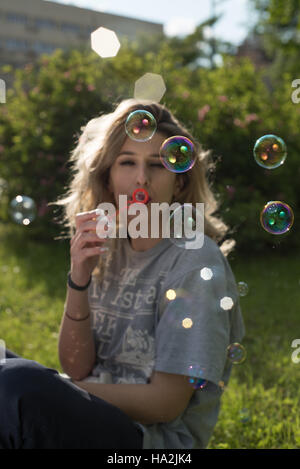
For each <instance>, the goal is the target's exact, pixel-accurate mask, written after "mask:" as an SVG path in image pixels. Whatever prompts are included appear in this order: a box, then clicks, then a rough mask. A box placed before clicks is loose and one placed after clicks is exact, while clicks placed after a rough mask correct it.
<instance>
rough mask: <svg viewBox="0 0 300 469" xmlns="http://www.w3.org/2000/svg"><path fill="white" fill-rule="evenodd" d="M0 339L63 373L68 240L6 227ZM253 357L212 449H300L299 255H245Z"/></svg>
mask: <svg viewBox="0 0 300 469" xmlns="http://www.w3.org/2000/svg"><path fill="white" fill-rule="evenodd" d="M0 240H1V242H0V276H1V282H0V339H4V340H5V342H6V347H7V348H9V349H11V350H13V351H15V352H16V353H18V354H19V355H21V356H23V357H24V358H28V359H31V360H36V361H38V362H40V363H42V364H43V365H45V366H48V367H50V368H55V369H57V370H58V371H60V372H62V371H63V370H62V369H61V366H60V363H59V360H58V353H57V338H58V331H59V326H60V321H61V317H62V312H63V308H64V302H65V296H66V274H67V272H68V270H69V266H70V256H69V244H68V242H66V241H65V242H62V241H59V242H58V241H56V242H53V243H50V244H42V243H38V242H33V241H29V240H27V241H26V240H24V237H23V236H22V230H20V229H19V227H17V226H4V225H3V224H2V225H1V224H0ZM230 264H231V267H232V269H233V271H234V274H235V277H236V280H237V281H238V282H239V281H244V282H246V283H247V284H248V286H249V293H248V294H247V295H246V296H244V297H241V307H242V312H243V316H244V321H245V326H246V336H245V338H244V340H243V345H244V346H245V348H246V350H247V359H246V360H245V362H244V363H242V364H240V365H234V366H233V370H232V374H231V379H230V381H229V385H228V387H227V388H226V389H225V390H224V393H223V396H222V407H221V412H220V416H219V420H218V423H217V425H216V428H215V431H214V433H213V436H212V438H211V441H210V444H209V448H215V449H223V448H230V449H234V448H289V449H295V448H300V425H299V421H300V415H299V401H300V397H299V396H300V395H299V391H298V387H299V378H300V363H299V364H295V363H293V361H292V360H291V355H292V352H293V351H294V349H293V348H291V343H292V341H293V340H294V339H296V338H300V322H299V311H300V292H299V290H300V272H299V253H291V254H289V255H288V256H287V255H286V254H285V255H284V256H282V254H280V252H278V251H274V252H267V253H265V255H261V256H257V257H253V256H251V253H249V256H248V257H247V258H244V259H243V258H238V257H237V256H236V255H233V257H232V258H230Z"/></svg>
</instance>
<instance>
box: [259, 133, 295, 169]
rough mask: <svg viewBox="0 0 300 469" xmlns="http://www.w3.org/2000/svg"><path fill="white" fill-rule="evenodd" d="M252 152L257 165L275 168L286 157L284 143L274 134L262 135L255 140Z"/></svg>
mask: <svg viewBox="0 0 300 469" xmlns="http://www.w3.org/2000/svg"><path fill="white" fill-rule="evenodd" d="M253 154H254V159H255V161H256V163H257V164H259V166H261V167H262V168H266V169H275V168H278V166H280V165H282V164H283V163H284V161H285V159H286V155H287V149H286V144H285V143H284V141H283V140H282V138H280V137H277V136H276V135H264V136H263V137H261V138H259V139H258V140H257V141H256V143H255V145H254V149H253Z"/></svg>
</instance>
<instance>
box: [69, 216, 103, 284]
mask: <svg viewBox="0 0 300 469" xmlns="http://www.w3.org/2000/svg"><path fill="white" fill-rule="evenodd" d="M98 213H99V212H97V209H96V210H92V211H90V212H81V213H77V215H76V219H75V223H76V232H75V234H74V236H73V237H72V238H71V241H70V257H71V277H72V280H73V282H75V283H76V284H77V285H78V286H83V285H86V284H87V283H88V281H89V279H90V276H91V274H92V272H93V270H94V268H95V267H96V265H97V263H98V259H99V255H100V254H101V249H100V248H101V247H102V252H105V250H106V248H103V245H104V243H105V241H107V239H108V238H99V236H98V235H97V233H96V226H97V223H98V218H97V216H98Z"/></svg>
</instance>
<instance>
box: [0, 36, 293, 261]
mask: <svg viewBox="0 0 300 469" xmlns="http://www.w3.org/2000/svg"><path fill="white" fill-rule="evenodd" d="M183 55H184V53H183ZM191 57H192V59H191V62H190V63H186V62H188V60H187V57H186V56H184V57H181V58H180V56H178V54H176V51H175V50H174V48H173V47H172V46H171V42H170V41H169V42H168V41H161V42H160V43H159V44H157V43H156V46H155V48H154V49H153V51H151V50H150V51H148V52H147V51H143V52H141V51H140V50H139V48H138V47H137V45H136V44H132V45H129V44H124V46H123V47H122V48H121V50H120V52H119V54H118V56H117V57H116V58H114V59H105V60H103V59H100V58H99V57H98V56H97V55H96V54H95V53H93V52H85V51H71V52H69V53H65V52H62V51H56V52H55V53H54V54H53V55H52V56H44V57H43V58H42V59H40V61H39V62H38V63H37V64H36V65H33V64H28V65H27V66H26V67H25V68H24V69H23V70H18V71H16V73H15V82H14V87H13V89H12V90H10V91H9V92H8V96H7V104H6V105H2V108H1V109H2V110H3V113H2V115H1V117H0V151H1V160H0V174H1V177H2V178H3V179H4V180H5V181H7V189H6V190H5V191H4V193H3V194H2V198H1V202H0V217H1V220H2V221H4V222H6V223H9V222H12V220H11V218H10V215H9V210H8V209H9V202H10V201H11V200H12V199H13V198H14V197H15V196H16V195H17V194H25V195H27V196H29V197H31V198H33V199H34V200H35V201H36V203H37V205H38V217H37V218H36V220H35V221H34V222H33V223H32V224H31V227H30V237H31V239H34V238H35V237H36V238H39V239H45V240H50V239H53V238H54V237H55V236H58V235H60V234H61V231H60V226H59V225H58V224H57V222H55V221H54V217H57V216H58V215H59V214H60V210H61V209H57V208H54V207H53V206H51V207H48V206H47V203H49V202H52V201H53V200H55V199H56V198H57V197H58V196H60V195H61V194H63V193H64V192H65V187H66V185H67V184H68V181H69V177H70V165H69V164H68V163H67V161H68V158H69V155H70V152H71V150H72V149H73V148H74V146H75V144H76V141H77V138H78V135H79V131H80V127H81V126H83V125H85V124H86V123H87V122H88V121H89V120H90V119H91V118H93V117H96V116H98V115H99V114H101V113H105V112H109V111H111V110H112V108H113V104H114V103H116V102H119V101H120V100H122V99H124V98H128V97H132V96H133V93H134V83H135V81H136V80H137V79H138V78H139V77H140V76H142V75H143V74H144V73H146V72H153V73H161V74H162V76H163V78H164V80H165V82H166V86H167V92H166V94H165V96H164V98H163V99H162V103H164V104H166V105H167V106H169V107H170V108H171V110H172V111H173V112H174V114H175V115H176V117H178V118H179V119H180V120H181V121H182V122H184V123H185V124H186V125H187V127H188V128H189V129H190V131H191V132H192V133H193V134H194V135H195V136H196V138H197V139H198V140H199V141H200V142H201V143H202V144H203V145H204V148H206V149H212V152H213V153H212V154H213V158H214V160H215V161H217V169H216V173H215V174H214V175H210V179H211V182H212V183H214V187H215V191H216V193H217V197H218V198H219V201H220V214H221V215H222V217H223V218H224V220H225V221H226V222H227V223H229V224H230V226H232V227H233V235H234V237H235V238H236V240H237V243H238V248H239V249H240V250H241V251H246V252H248V250H249V247H250V243H251V248H250V249H251V251H254V250H256V251H259V252H260V251H262V250H263V249H265V248H266V247H268V246H269V247H276V246H277V245H279V244H281V247H284V248H285V249H293V248H295V247H299V242H300V241H299V236H298V235H297V226H296V224H295V226H294V227H293V228H292V230H291V231H290V232H289V233H287V234H285V235H281V236H275V235H271V234H269V233H267V232H265V231H264V230H263V228H262V227H261V226H260V222H259V215H260V212H261V210H262V208H263V206H264V205H265V203H266V202H268V201H269V200H283V201H284V202H286V203H288V204H289V205H290V206H291V207H292V208H293V209H294V212H295V216H296V217H297V214H298V212H297V207H299V192H297V189H296V186H297V181H298V179H299V165H298V154H299V151H300V148H299V147H300V142H299V139H298V135H297V132H298V129H297V127H298V121H299V110H300V108H299V107H297V105H295V104H293V103H292V101H291V93H292V88H291V81H292V77H291V76H290V75H288V74H284V75H283V77H282V85H281V87H280V88H278V89H276V90H271V89H269V88H268V86H267V85H266V83H267V80H266V78H265V77H264V73H263V72H264V71H263V70H262V71H258V70H256V69H255V67H254V65H253V64H252V63H251V62H250V61H248V60H242V61H241V60H238V59H237V58H235V57H231V56H225V55H224V56H223V65H222V66H219V67H217V68H214V69H206V68H203V67H200V66H199V65H198V64H197V58H196V56H195V54H194V55H193V54H191ZM267 133H273V134H275V135H278V136H280V137H282V138H283V139H284V140H285V142H286V144H287V147H288V157H287V160H286V162H285V164H284V165H283V166H282V167H280V168H277V169H274V170H264V169H263V168H261V167H260V166H258V165H257V164H256V163H255V161H254V158H253V153H252V152H253V146H254V144H255V141H256V140H257V139H258V138H259V137H261V136H262V135H264V134H267ZM20 230H23V231H24V234H29V231H28V230H27V227H23V226H20Z"/></svg>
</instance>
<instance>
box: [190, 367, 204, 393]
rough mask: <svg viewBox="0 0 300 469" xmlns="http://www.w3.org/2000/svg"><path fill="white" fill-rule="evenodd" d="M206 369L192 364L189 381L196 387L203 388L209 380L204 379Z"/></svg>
mask: <svg viewBox="0 0 300 469" xmlns="http://www.w3.org/2000/svg"><path fill="white" fill-rule="evenodd" d="M204 373H205V370H204V368H201V367H200V366H199V365H191V366H189V368H188V373H187V374H188V376H189V378H188V381H189V383H190V384H191V385H192V387H193V388H194V389H203V388H204V387H205V386H206V385H207V380H206V379H203V376H204Z"/></svg>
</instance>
